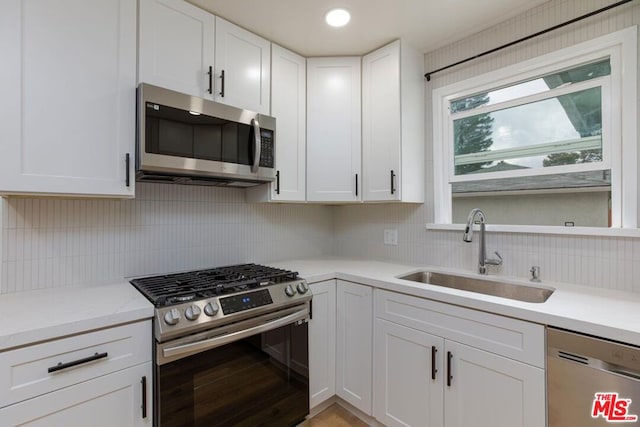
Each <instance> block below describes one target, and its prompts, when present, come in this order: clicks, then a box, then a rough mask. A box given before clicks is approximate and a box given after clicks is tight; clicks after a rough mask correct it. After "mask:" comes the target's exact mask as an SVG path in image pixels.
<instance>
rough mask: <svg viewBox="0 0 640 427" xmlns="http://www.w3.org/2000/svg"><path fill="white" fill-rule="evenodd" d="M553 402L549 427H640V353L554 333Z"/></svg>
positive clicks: (550, 338) (550, 358) (550, 342)
mask: <svg viewBox="0 0 640 427" xmlns="http://www.w3.org/2000/svg"><path fill="white" fill-rule="evenodd" d="M547 402H548V406H547V412H548V426H549V427H591V426H607V425H608V426H611V425H629V426H640V421H638V417H639V416H640V348H638V347H634V346H630V345H626V344H620V343H617V342H612V341H607V340H604V339H600V338H594V337H590V336H586V335H581V334H577V333H573V332H567V331H563V330H559V329H555V328H548V329H547ZM612 423H613V424H612Z"/></svg>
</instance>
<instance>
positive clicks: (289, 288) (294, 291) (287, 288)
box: [284, 284, 296, 297]
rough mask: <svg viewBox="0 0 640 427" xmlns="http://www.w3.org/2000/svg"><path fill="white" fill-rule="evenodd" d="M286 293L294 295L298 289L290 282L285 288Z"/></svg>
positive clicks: (289, 295)
mask: <svg viewBox="0 0 640 427" xmlns="http://www.w3.org/2000/svg"><path fill="white" fill-rule="evenodd" d="M284 293H285V294H287V296H288V297H292V296H294V295H295V294H296V290H295V289H294V287H293V285H292V284H288V285H287V287H286V288H284Z"/></svg>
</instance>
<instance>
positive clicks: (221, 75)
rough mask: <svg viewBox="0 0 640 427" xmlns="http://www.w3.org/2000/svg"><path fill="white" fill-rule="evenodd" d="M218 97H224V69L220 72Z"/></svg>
mask: <svg viewBox="0 0 640 427" xmlns="http://www.w3.org/2000/svg"><path fill="white" fill-rule="evenodd" d="M220 97H222V98H224V70H222V71H221V72H220Z"/></svg>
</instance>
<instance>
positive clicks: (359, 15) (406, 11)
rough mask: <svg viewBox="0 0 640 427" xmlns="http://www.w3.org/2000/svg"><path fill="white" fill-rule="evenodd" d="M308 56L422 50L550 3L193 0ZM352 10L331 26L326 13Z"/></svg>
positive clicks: (531, 0)
mask: <svg viewBox="0 0 640 427" xmlns="http://www.w3.org/2000/svg"><path fill="white" fill-rule="evenodd" d="M188 1H189V2H190V3H193V4H195V5H197V6H199V7H201V8H203V9H206V10H208V11H210V12H212V13H214V14H216V15H218V16H220V17H222V18H225V19H227V20H229V21H231V22H233V23H235V24H237V25H239V26H241V27H244V28H246V29H248V30H251V31H252V32H254V33H256V34H259V35H261V36H262V37H265V38H267V39H269V40H271V41H273V42H275V43H277V44H280V45H282V46H284V47H287V48H289V49H291V50H293V51H295V52H298V53H300V54H302V55H304V56H327V55H361V54H364V53H367V52H370V51H372V50H374V49H376V48H378V47H380V46H382V45H384V44H385V43H388V42H390V41H392V40H394V39H397V38H403V39H405V40H406V41H408V42H409V43H410V44H411V45H413V46H414V47H416V48H417V49H419V50H421V51H423V52H429V51H431V50H433V49H436V48H438V47H442V46H444V45H446V44H448V43H451V42H453V41H456V40H460V39H462V38H464V37H466V36H469V35H471V34H473V33H476V32H478V31H481V30H483V29H486V28H488V27H490V26H492V25H494V24H497V23H498V22H501V21H504V20H506V19H508V18H510V17H512V16H515V15H517V14H518V13H520V12H523V11H525V10H527V9H530V8H533V7H535V6H537V5H539V4H542V3H544V2H545V1H548V0H188ZM334 7H343V8H346V9H348V10H349V11H350V12H351V22H350V23H349V25H347V26H346V27H343V28H331V27H329V26H328V25H326V24H325V22H324V15H325V13H326V12H327V11H328V10H329V9H332V8H334Z"/></svg>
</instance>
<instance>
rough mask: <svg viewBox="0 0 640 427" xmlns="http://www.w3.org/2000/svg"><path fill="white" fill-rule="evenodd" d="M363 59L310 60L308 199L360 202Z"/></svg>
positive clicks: (308, 76)
mask: <svg viewBox="0 0 640 427" xmlns="http://www.w3.org/2000/svg"><path fill="white" fill-rule="evenodd" d="M360 134H361V131H360V58H351V57H344V58H310V59H308V60H307V200H309V201H322V202H354V201H358V200H360V194H361V191H360V188H359V187H360V186H361V183H362V174H361V172H360V163H361V161H360V153H361V137H360Z"/></svg>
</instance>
